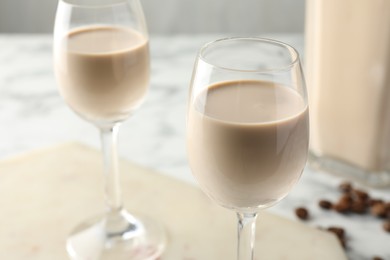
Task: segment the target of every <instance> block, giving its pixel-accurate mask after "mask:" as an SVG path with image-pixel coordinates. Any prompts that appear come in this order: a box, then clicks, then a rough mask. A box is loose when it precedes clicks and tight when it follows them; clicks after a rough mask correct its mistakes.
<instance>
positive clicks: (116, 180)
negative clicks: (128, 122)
mask: <svg viewBox="0 0 390 260" xmlns="http://www.w3.org/2000/svg"><path fill="white" fill-rule="evenodd" d="M118 130H119V124H115V125H113V126H109V127H101V128H100V136H101V142H102V151H103V161H104V179H105V196H106V206H107V208H108V211H109V212H111V213H115V212H116V213H117V212H120V211H121V210H122V194H121V187H120V177H119V170H118V152H117V140H118Z"/></svg>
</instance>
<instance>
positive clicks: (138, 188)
mask: <svg viewBox="0 0 390 260" xmlns="http://www.w3.org/2000/svg"><path fill="white" fill-rule="evenodd" d="M120 168H121V171H122V184H123V185H122V186H123V195H124V200H125V204H126V206H127V208H128V209H129V210H130V211H136V212H139V213H142V214H144V215H150V216H153V217H155V218H158V219H159V220H160V221H162V222H163V223H164V224H165V227H166V229H167V232H168V244H167V247H166V251H165V253H164V255H163V256H162V257H161V260H230V259H231V260H234V259H235V256H236V254H235V251H236V246H235V245H236V233H235V232H236V227H235V225H236V218H235V214H234V213H233V212H231V211H229V210H226V209H224V208H221V207H219V206H217V205H215V204H214V203H213V202H211V201H210V200H209V199H208V198H207V197H206V196H205V195H204V194H203V193H202V192H201V191H200V190H199V189H197V188H195V187H193V186H191V185H188V184H185V183H182V182H180V181H177V180H174V179H172V178H168V177H165V176H163V175H161V174H159V173H157V172H154V171H151V170H149V169H146V168H144V167H140V166H137V165H134V164H132V163H129V162H126V161H123V160H122V161H121V164H120ZM0 207H1V208H0V210H1V213H0V259H11V260H14V259H39V260H61V259H67V255H66V251H65V239H66V236H67V235H68V234H69V232H70V231H71V230H72V227H74V226H75V225H76V224H78V223H79V222H80V221H82V220H83V219H86V218H87V217H91V216H94V215H95V214H96V213H99V212H102V211H103V210H104V205H103V187H102V163H101V155H100V152H99V151H97V150H95V149H92V148H89V147H86V146H84V145H81V144H77V143H67V144H62V145H58V146H55V147H52V148H46V149H42V150H39V151H34V152H31V153H28V154H25V155H21V156H18V157H15V158H12V159H8V160H6V161H3V162H1V163H0ZM256 254H257V255H258V257H257V258H256V259H267V260H282V259H283V260H288V259H290V260H298V259H299V260H306V259H307V260H313V259H316V260H322V259H323V260H329V259H333V260H338V259H343V260H344V259H347V258H346V256H345V254H344V252H343V250H342V248H341V247H340V245H339V243H338V241H337V240H336V238H335V237H334V236H333V235H332V234H329V233H326V232H322V231H320V230H316V229H313V228H310V227H307V226H305V225H304V224H302V223H298V222H293V221H290V220H286V219H284V218H281V217H278V216H275V215H272V214H270V213H267V212H263V213H261V214H260V217H259V219H258V225H257V237H256Z"/></svg>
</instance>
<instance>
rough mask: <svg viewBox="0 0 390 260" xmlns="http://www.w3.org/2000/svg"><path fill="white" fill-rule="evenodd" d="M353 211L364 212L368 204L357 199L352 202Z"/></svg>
mask: <svg viewBox="0 0 390 260" xmlns="http://www.w3.org/2000/svg"><path fill="white" fill-rule="evenodd" d="M351 211H352V212H353V213H356V214H364V213H366V211H367V206H366V204H365V203H364V202H362V201H355V202H353V203H352V206H351Z"/></svg>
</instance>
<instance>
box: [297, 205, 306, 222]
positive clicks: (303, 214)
mask: <svg viewBox="0 0 390 260" xmlns="http://www.w3.org/2000/svg"><path fill="white" fill-rule="evenodd" d="M295 215H297V217H298V218H300V219H302V220H307V219H308V218H309V211H308V210H307V209H306V208H303V207H300V208H297V209H295Z"/></svg>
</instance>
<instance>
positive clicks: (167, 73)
mask: <svg viewBox="0 0 390 260" xmlns="http://www.w3.org/2000/svg"><path fill="white" fill-rule="evenodd" d="M270 36H271V37H272V38H276V39H279V40H282V41H285V42H287V43H290V44H292V45H294V46H295V47H297V49H298V50H299V51H300V52H302V50H303V37H302V35H286V34H284V35H283V34H281V35H270ZM217 37H219V36H216V35H198V36H171V37H168V36H152V37H151V52H152V78H151V87H150V92H149V95H148V98H147V100H146V102H145V103H144V105H143V106H142V107H141V109H140V110H139V111H138V112H137V113H136V115H135V116H134V117H133V118H131V119H130V120H128V121H127V122H125V123H124V124H123V126H122V129H121V131H120V143H119V154H120V156H122V157H123V158H126V159H128V160H132V161H134V162H137V163H139V164H142V165H145V166H147V167H151V168H153V169H156V170H158V171H160V172H162V173H163V174H166V175H169V176H173V177H175V178H178V179H181V180H184V181H187V182H189V183H192V184H194V185H196V183H195V181H194V179H193V178H192V176H191V173H190V170H189V168H188V165H187V160H186V152H185V141H184V140H185V138H184V136H185V111H186V98H187V91H188V84H189V81H190V77H191V73H192V66H193V62H194V59H195V55H196V52H197V50H198V49H199V47H200V46H201V45H202V44H204V43H205V42H207V41H210V40H213V39H215V38H217ZM0 122H1V127H0V158H6V157H10V156H13V155H16V154H19V153H24V152H27V151H29V150H32V149H36V148H40V147H42V146H48V145H53V144H56V143H58V142H64V141H69V140H76V141H80V142H83V143H86V144H88V145H91V146H94V147H99V139H98V138H99V136H98V132H97V130H96V129H95V128H94V127H93V126H92V125H89V124H88V123H86V122H84V121H82V120H81V119H79V118H78V117H77V116H76V115H75V114H73V112H72V111H70V109H68V108H67V106H66V105H65V104H64V102H63V101H62V99H61V98H60V96H59V94H58V92H57V88H56V83H55V79H54V76H53V69H52V57H51V36H49V35H41V36H32V35H13V36H10V35H0ZM124 174H126V173H124ZM339 182H340V180H339V179H338V178H335V177H332V176H330V175H327V174H323V173H319V172H314V171H312V170H310V169H306V170H305V172H304V175H303V177H302V179H301V181H300V183H299V184H298V185H297V187H295V188H294V190H293V191H292V192H291V194H290V195H289V196H288V197H287V198H286V199H285V200H283V201H282V202H281V203H280V204H279V205H277V206H275V207H274V208H272V209H270V210H271V211H273V212H275V213H277V214H280V215H283V216H286V217H287V218H290V219H296V218H295V216H294V213H293V210H294V208H295V207H297V206H301V205H305V206H306V207H308V208H309V209H310V211H311V214H312V219H311V220H310V221H308V222H307V224H308V225H310V226H313V227H316V226H319V225H321V226H329V225H339V226H343V227H345V228H346V230H347V233H348V244H349V249H348V250H347V254H348V256H349V258H350V259H353V260H366V259H372V256H374V255H378V256H381V257H383V258H384V259H390V234H386V233H385V232H384V231H383V230H382V228H381V225H382V224H381V222H380V221H378V220H375V219H373V218H372V217H368V216H348V217H346V216H342V215H339V214H336V213H334V212H323V211H322V210H320V209H319V208H318V206H317V202H318V199H320V198H326V199H330V200H336V198H337V197H338V192H337V191H336V185H337V184H338V183H339ZM370 192H371V193H372V194H373V195H376V196H380V197H383V198H387V199H388V200H390V194H389V192H388V191H383V190H382V191H375V190H370ZM260 221H261V216H260Z"/></svg>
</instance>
